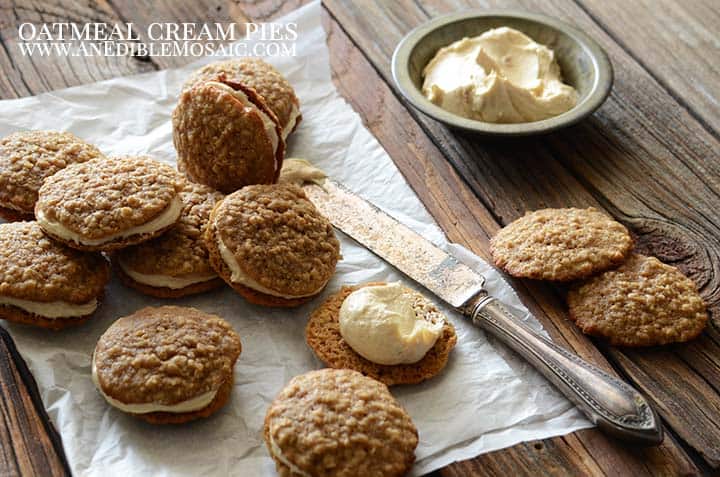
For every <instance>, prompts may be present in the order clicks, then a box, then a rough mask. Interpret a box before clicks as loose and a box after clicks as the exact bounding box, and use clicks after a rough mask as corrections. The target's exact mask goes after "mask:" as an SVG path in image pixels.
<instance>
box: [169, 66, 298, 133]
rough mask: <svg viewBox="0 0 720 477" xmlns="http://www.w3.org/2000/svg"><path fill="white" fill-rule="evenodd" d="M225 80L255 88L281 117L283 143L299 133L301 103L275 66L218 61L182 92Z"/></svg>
mask: <svg viewBox="0 0 720 477" xmlns="http://www.w3.org/2000/svg"><path fill="white" fill-rule="evenodd" d="M223 77H224V78H226V79H228V80H230V81H233V82H235V83H240V84H242V85H244V86H247V87H248V88H252V89H254V90H255V92H257V94H258V95H260V96H261V97H262V99H263V100H264V101H265V103H266V104H267V105H268V107H269V108H270V110H272V112H273V113H275V115H276V116H277V117H278V120H279V121H280V126H282V135H283V139H286V138H287V137H288V135H289V134H290V133H291V132H293V131H294V130H295V129H297V126H298V124H300V120H301V119H302V115H301V114H300V101H299V100H298V98H297V96H296V95H295V90H294V89H293V87H292V86H291V85H290V83H289V82H288V80H287V79H285V77H284V76H283V75H282V74H281V73H280V72H279V71H278V70H276V69H275V68H274V67H273V66H272V65H270V64H269V63H267V62H265V61H263V60H261V59H259V58H241V59H237V60H227V61H217V62H215V63H210V64H209V65H205V66H203V67H202V68H201V69H199V70H197V71H196V72H195V73H193V74H192V76H190V78H189V79H188V80H187V81H186V82H185V85H184V86H183V90H187V89H190V88H192V87H193V86H195V85H196V84H198V83H203V82H205V81H213V80H217V79H218V78H223Z"/></svg>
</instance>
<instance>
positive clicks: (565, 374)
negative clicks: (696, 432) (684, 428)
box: [466, 295, 663, 445]
mask: <svg viewBox="0 0 720 477" xmlns="http://www.w3.org/2000/svg"><path fill="white" fill-rule="evenodd" d="M466 314H467V315H468V316H470V317H471V318H472V320H473V323H475V324H476V325H478V326H480V327H482V328H483V329H485V330H487V331H489V332H490V333H492V334H493V335H495V336H496V337H497V338H498V339H500V340H501V341H502V342H504V343H505V344H506V345H508V346H509V347H510V348H512V349H513V350H515V351H516V352H517V353H519V354H520V355H522V356H523V357H524V358H525V359H527V360H528V361H529V362H530V363H532V364H533V365H534V366H535V368H537V370H538V371H540V372H541V373H542V374H543V375H544V376H545V377H546V378H547V379H548V380H550V382H552V383H553V384H554V385H555V386H557V388H558V389H560V391H562V393H563V394H565V396H567V398H568V399H570V400H571V401H573V402H574V403H575V404H577V405H578V407H580V409H581V410H582V411H583V412H584V413H585V415H586V416H587V417H588V418H589V419H590V421H592V422H593V423H595V424H596V425H597V426H598V427H599V428H600V429H602V430H604V431H606V432H608V433H609V434H612V435H614V436H616V437H619V438H622V439H626V440H630V441H634V442H637V443H641V444H645V445H657V444H659V443H660V442H661V441H662V439H663V430H662V425H661V424H660V420H659V419H658V417H657V415H656V414H655V411H654V410H653V408H652V407H651V406H650V404H649V403H648V402H647V401H646V400H645V398H644V397H643V396H642V395H641V394H640V393H639V392H638V391H636V390H635V389H634V388H633V387H632V386H630V385H629V384H627V383H625V382H623V381H621V380H619V379H617V378H615V377H614V376H611V375H609V374H608V373H606V372H605V371H603V370H601V369H599V368H597V367H596V366H593V365H592V364H590V363H588V362H586V361H584V360H583V359H581V358H580V357H579V356H577V355H576V354H573V353H571V352H569V351H568V350H566V349H564V348H561V347H560V346H558V345H556V344H555V343H553V342H552V341H549V340H548V339H546V338H544V337H542V336H540V335H539V334H537V333H536V332H534V331H533V330H532V329H530V328H529V327H528V326H527V325H525V324H524V323H523V322H522V321H521V320H519V319H518V318H516V317H515V316H514V315H513V314H512V313H510V311H508V309H507V308H505V306H504V305H503V304H502V303H500V302H499V301H498V300H496V299H495V298H493V297H491V296H487V295H484V296H480V297H478V298H477V299H476V300H475V301H474V302H473V303H472V304H471V305H469V306H468V307H466Z"/></svg>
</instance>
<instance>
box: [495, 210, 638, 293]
mask: <svg viewBox="0 0 720 477" xmlns="http://www.w3.org/2000/svg"><path fill="white" fill-rule="evenodd" d="M632 248H633V240H632V238H631V237H630V233H629V232H628V231H627V229H626V228H625V227H624V226H623V225H622V224H620V223H619V222H616V221H615V220H613V219H612V218H610V217H608V216H607V215H605V214H603V213H602V212H600V211H598V210H597V209H594V208H592V207H590V208H587V209H572V208H569V209H541V210H536V211H535V212H528V213H527V214H525V216H523V217H521V218H519V219H517V220H515V221H514V222H512V223H510V224H508V225H507V226H505V227H503V228H502V229H501V230H500V231H499V232H498V233H497V234H496V235H495V237H493V239H492V240H491V242H490V251H491V252H492V256H493V260H494V261H495V265H497V266H498V267H499V268H502V269H503V270H505V271H506V272H507V273H509V274H510V275H512V276H514V277H521V278H534V279H538V280H553V281H561V282H565V281H571V280H578V279H581V278H587V277H589V276H591V275H594V274H596V273H598V272H602V271H605V270H607V269H609V268H612V267H614V266H617V265H619V264H620V263H622V262H623V261H624V260H625V259H626V258H627V257H628V255H630V252H631V251H632Z"/></svg>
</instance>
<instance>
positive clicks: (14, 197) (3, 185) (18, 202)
mask: <svg viewBox="0 0 720 477" xmlns="http://www.w3.org/2000/svg"><path fill="white" fill-rule="evenodd" d="M102 157H104V156H103V155H102V153H101V152H100V151H99V150H98V149H97V148H96V147H95V146H93V145H91V144H88V143H86V142H85V141H83V140H82V139H80V138H79V137H77V136H75V135H73V134H71V133H69V132H57V131H23V132H16V133H13V134H10V135H9V136H7V137H5V138H3V139H0V217H3V218H4V219H6V220H10V221H12V220H32V219H33V217H34V213H35V202H37V197H38V190H39V189H40V186H41V185H42V182H43V180H44V179H45V178H46V177H49V176H51V175H53V174H55V173H56V172H57V171H59V170H60V169H63V168H65V167H67V166H68V165H70V164H76V163H80V162H85V161H89V160H90V159H96V158H102Z"/></svg>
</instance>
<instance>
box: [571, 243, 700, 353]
mask: <svg viewBox="0 0 720 477" xmlns="http://www.w3.org/2000/svg"><path fill="white" fill-rule="evenodd" d="M567 301H568V307H569V309H570V318H571V319H572V320H573V321H575V324H577V325H578V327H580V329H581V330H582V331H583V333H587V334H589V335H595V336H601V337H603V338H607V339H608V340H609V341H610V343H611V344H613V345H617V346H654V345H662V344H667V343H673V342H681V341H688V340H691V339H693V338H695V337H696V336H697V335H699V334H700V333H701V332H702V330H703V329H704V328H705V324H706V323H707V319H708V315H707V311H706V309H705V303H704V302H703V300H702V298H701V297H700V295H699V294H698V291H697V288H696V287H695V283H694V282H693V281H692V280H690V279H689V278H687V277H686V276H685V275H683V274H682V272H681V271H680V270H678V269H677V268H675V267H672V266H670V265H666V264H664V263H662V262H661V261H660V260H658V259H657V258H655V257H645V256H643V255H632V256H631V257H630V258H629V259H628V260H627V262H625V263H624V264H622V265H621V266H620V267H618V268H617V269H615V270H610V271H607V272H605V273H603V274H602V275H599V276H597V277H593V278H591V279H590V280H588V281H587V282H585V283H584V284H582V285H580V286H578V287H576V288H574V289H573V290H571V291H570V292H569V293H568V297H567Z"/></svg>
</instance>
